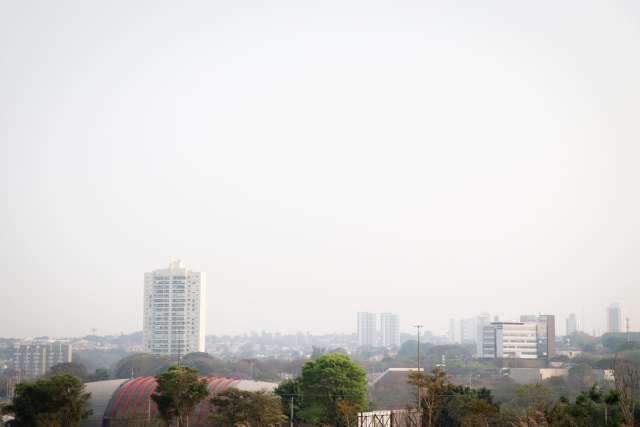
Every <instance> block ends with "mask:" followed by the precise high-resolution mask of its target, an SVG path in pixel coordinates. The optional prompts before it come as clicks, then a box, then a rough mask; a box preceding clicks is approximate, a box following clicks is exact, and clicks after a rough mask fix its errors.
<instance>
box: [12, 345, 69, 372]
mask: <svg viewBox="0 0 640 427" xmlns="http://www.w3.org/2000/svg"><path fill="white" fill-rule="evenodd" d="M71 357H72V349H71V344H69V343H67V342H63V341H54V342H39V341H34V342H29V343H24V344H19V345H18V346H16V348H15V352H14V355H13V367H14V369H15V370H16V371H17V373H18V375H19V376H21V377H24V378H36V377H39V376H42V375H44V374H46V373H47V371H49V369H51V367H52V366H55V365H58V364H60V363H70V362H71Z"/></svg>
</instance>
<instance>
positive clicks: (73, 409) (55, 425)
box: [5, 374, 90, 427]
mask: <svg viewBox="0 0 640 427" xmlns="http://www.w3.org/2000/svg"><path fill="white" fill-rule="evenodd" d="M15 393H16V396H15V398H14V399H13V402H12V403H11V405H9V406H8V407H7V408H5V412H7V413H10V414H12V415H13V416H14V417H15V425H16V426H17V427H74V426H79V425H80V421H81V420H83V419H85V418H86V417H88V416H89V415H90V410H89V407H88V401H89V398H90V394H89V393H86V392H85V391H84V386H83V384H82V382H81V381H80V380H79V379H78V378H76V377H74V376H72V375H69V374H59V375H54V376H52V377H50V378H43V379H39V380H37V381H33V382H25V383H21V384H18V385H17V386H16V390H15Z"/></svg>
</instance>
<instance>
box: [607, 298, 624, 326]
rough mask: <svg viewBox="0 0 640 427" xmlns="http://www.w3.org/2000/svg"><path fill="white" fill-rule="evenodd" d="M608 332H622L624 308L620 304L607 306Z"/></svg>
mask: <svg viewBox="0 0 640 427" xmlns="http://www.w3.org/2000/svg"><path fill="white" fill-rule="evenodd" d="M607 332H613V333H616V332H622V310H620V306H619V305H618V304H611V305H610V306H609V307H607Z"/></svg>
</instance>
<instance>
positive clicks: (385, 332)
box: [380, 313, 400, 348]
mask: <svg viewBox="0 0 640 427" xmlns="http://www.w3.org/2000/svg"><path fill="white" fill-rule="evenodd" d="M380 345H381V346H382V347H387V348H398V347H400V317H399V316H398V315H397V314H393V313H381V314H380Z"/></svg>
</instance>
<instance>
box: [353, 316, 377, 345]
mask: <svg viewBox="0 0 640 427" xmlns="http://www.w3.org/2000/svg"><path fill="white" fill-rule="evenodd" d="M376 335H377V334H376V314H375V313H366V312H360V313H358V346H359V347H375V346H376V345H378V343H377V340H376Z"/></svg>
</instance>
